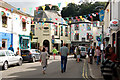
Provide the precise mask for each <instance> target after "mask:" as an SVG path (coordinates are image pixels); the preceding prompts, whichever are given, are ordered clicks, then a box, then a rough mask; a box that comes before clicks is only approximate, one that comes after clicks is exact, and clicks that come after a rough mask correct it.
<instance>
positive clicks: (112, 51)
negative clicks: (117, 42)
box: [108, 47, 117, 62]
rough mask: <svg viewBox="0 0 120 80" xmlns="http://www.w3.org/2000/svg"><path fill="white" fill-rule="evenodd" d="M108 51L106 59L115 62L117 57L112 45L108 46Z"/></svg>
mask: <svg viewBox="0 0 120 80" xmlns="http://www.w3.org/2000/svg"><path fill="white" fill-rule="evenodd" d="M109 52H110V56H109V57H108V59H110V60H111V61H113V62H115V61H116V59H117V55H116V54H115V52H114V48H113V47H111V48H109Z"/></svg>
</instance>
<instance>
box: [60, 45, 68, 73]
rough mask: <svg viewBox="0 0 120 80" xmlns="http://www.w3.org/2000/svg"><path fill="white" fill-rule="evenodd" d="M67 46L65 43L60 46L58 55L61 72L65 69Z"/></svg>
mask: <svg viewBox="0 0 120 80" xmlns="http://www.w3.org/2000/svg"><path fill="white" fill-rule="evenodd" d="M68 51H69V50H68V48H67V47H66V45H65V44H63V46H62V47H61V48H60V56H61V72H62V73H63V72H65V71H66V64H67V56H68Z"/></svg>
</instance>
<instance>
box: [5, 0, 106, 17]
mask: <svg viewBox="0 0 120 80" xmlns="http://www.w3.org/2000/svg"><path fill="white" fill-rule="evenodd" d="M3 1H5V2H7V3H9V4H11V5H12V6H14V7H16V8H21V10H23V8H26V12H27V13H29V14H31V15H33V14H34V10H35V7H38V6H44V5H45V4H52V5H58V3H61V7H60V10H62V8H63V7H65V6H66V2H67V3H70V2H74V3H76V4H79V1H84V0H3ZM90 1H108V0H90ZM29 8H32V12H30V10H29Z"/></svg>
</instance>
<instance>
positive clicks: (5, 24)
mask: <svg viewBox="0 0 120 80" xmlns="http://www.w3.org/2000/svg"><path fill="white" fill-rule="evenodd" d="M1 13H3V15H2V27H7V17H6V14H5V13H4V12H3V11H2V12H1Z"/></svg>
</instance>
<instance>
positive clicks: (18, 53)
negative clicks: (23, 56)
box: [16, 47, 20, 55]
mask: <svg viewBox="0 0 120 80" xmlns="http://www.w3.org/2000/svg"><path fill="white" fill-rule="evenodd" d="M16 55H20V51H19V47H18V48H17V52H16Z"/></svg>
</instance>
